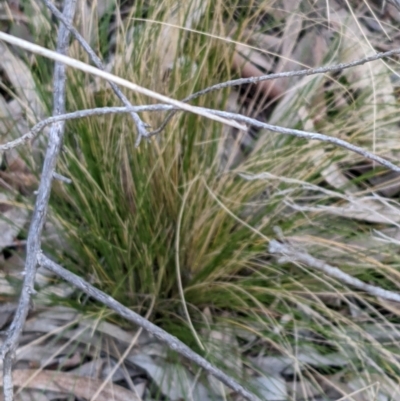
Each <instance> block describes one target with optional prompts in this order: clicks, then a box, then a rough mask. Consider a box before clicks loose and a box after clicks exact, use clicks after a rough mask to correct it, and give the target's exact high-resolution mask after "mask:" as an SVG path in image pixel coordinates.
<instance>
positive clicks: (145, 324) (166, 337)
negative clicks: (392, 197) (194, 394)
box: [38, 253, 258, 401]
mask: <svg viewBox="0 0 400 401" xmlns="http://www.w3.org/2000/svg"><path fill="white" fill-rule="evenodd" d="M38 262H39V265H40V266H42V267H45V268H46V269H48V270H50V271H52V272H53V273H55V274H57V275H58V276H59V277H61V278H63V279H64V280H66V281H68V282H69V283H71V284H72V285H74V286H75V287H77V288H79V289H80V290H82V291H83V292H84V293H85V294H88V295H90V296H91V297H93V298H94V299H96V300H97V301H99V302H101V303H102V304H104V305H106V306H107V307H109V308H110V309H112V310H113V311H115V312H116V313H117V314H118V315H119V316H122V317H123V318H125V319H127V320H129V321H130V322H132V323H134V324H136V325H138V326H139V327H142V328H143V329H145V330H147V331H148V332H149V333H151V334H153V335H154V336H155V337H157V338H158V339H159V340H160V341H163V342H164V343H165V344H167V345H168V346H169V347H170V348H171V349H172V350H173V351H176V352H178V353H179V354H180V355H182V356H184V357H185V358H187V359H189V360H190V361H192V362H194V363H195V364H197V365H198V366H200V367H201V368H203V369H204V370H206V371H207V372H208V373H210V374H212V375H213V376H214V377H216V378H217V379H219V380H220V381H221V382H222V383H224V384H225V385H226V386H228V387H229V388H231V389H232V390H234V391H235V392H236V393H238V394H240V395H241V396H242V397H244V398H245V399H246V400H250V401H258V398H257V397H256V396H255V395H254V394H252V393H250V392H249V391H247V390H246V389H245V388H244V387H243V386H241V385H240V384H239V383H237V382H236V380H234V379H232V378H231V377H229V376H228V375H226V374H225V373H224V372H222V371H221V370H220V369H218V368H216V367H214V366H213V365H211V364H210V363H209V362H207V361H206V360H205V359H204V358H202V357H201V356H200V355H198V354H196V353H195V352H193V351H192V350H191V349H190V348H189V347H188V346H187V345H185V344H184V343H182V342H181V341H179V340H178V339H177V338H176V337H174V336H172V335H171V334H169V333H167V332H166V331H164V330H162V329H160V328H159V327H157V326H156V325H154V324H153V323H151V322H149V321H148V320H146V319H145V318H143V317H142V316H140V315H138V314H137V313H135V312H133V311H132V310H130V309H128V308H126V307H125V306H124V305H122V304H120V303H119V302H117V301H116V300H115V299H114V298H113V297H111V296H109V295H107V294H105V293H104V292H102V291H100V290H98V289H97V288H95V287H93V286H92V285H91V284H89V283H88V282H87V281H85V280H83V279H82V278H81V277H79V276H77V275H75V274H73V273H71V272H70V271H68V270H66V269H64V268H63V267H62V266H60V265H58V264H57V263H55V262H53V261H52V260H50V259H49V258H48V257H46V256H45V255H43V254H42V253H41V254H40V255H39V257H38Z"/></svg>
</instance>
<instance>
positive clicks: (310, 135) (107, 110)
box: [0, 104, 400, 172]
mask: <svg viewBox="0 0 400 401" xmlns="http://www.w3.org/2000/svg"><path fill="white" fill-rule="evenodd" d="M172 109H174V107H173V106H169V105H163V104H154V105H145V106H135V107H131V108H126V107H101V108H97V109H87V110H79V111H75V112H73V113H68V114H64V115H59V116H54V117H50V118H48V119H46V120H43V121H41V122H40V123H38V124H36V125H35V126H34V127H33V128H32V129H31V130H30V131H29V132H27V133H26V134H24V135H23V136H22V137H20V138H17V139H15V140H13V141H10V142H8V143H5V144H3V145H0V151H2V150H8V149H13V148H15V147H17V146H19V145H22V144H24V143H26V142H28V141H29V140H31V139H33V138H34V137H35V136H36V135H38V134H39V132H40V131H41V130H42V129H43V128H44V127H45V126H46V125H49V124H52V123H55V122H58V121H64V120H72V119H76V118H83V117H89V116H94V115H104V114H117V113H128V112H131V111H132V110H134V111H135V112H141V111H166V110H172ZM201 109H202V110H204V111H205V112H207V113H208V114H215V115H219V116H221V117H225V118H229V119H232V120H236V121H240V122H243V123H246V124H248V125H253V126H256V127H259V128H264V129H266V130H269V131H272V132H277V133H279V134H284V135H293V136H297V137H299V138H304V139H310V140H317V141H321V142H328V143H332V144H334V145H336V146H339V147H342V148H344V149H347V150H350V151H352V152H355V153H358V154H359V155H361V156H363V157H365V158H366V159H370V160H373V161H375V162H377V163H379V164H381V165H382V166H385V167H387V168H388V169H389V170H392V171H395V172H400V167H398V166H396V165H395V164H393V163H391V162H390V161H389V160H386V159H384V158H383V157H380V156H378V155H375V154H373V153H371V152H368V151H367V150H365V149H363V148H360V147H359V146H355V145H352V144H351V143H349V142H346V141H344V140H342V139H339V138H335V137H331V136H328V135H324V134H319V133H317V132H307V131H301V130H297V129H292V128H285V127H280V126H277V125H271V124H267V123H263V122H261V121H258V120H256V119H254V118H250V117H246V116H244V115H242V114H236V113H229V112H225V111H219V110H213V109H207V108H201Z"/></svg>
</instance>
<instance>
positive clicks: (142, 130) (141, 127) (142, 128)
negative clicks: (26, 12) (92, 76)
mask: <svg viewBox="0 0 400 401" xmlns="http://www.w3.org/2000/svg"><path fill="white" fill-rule="evenodd" d="M43 2H44V3H45V4H46V6H47V8H48V9H49V10H50V11H51V12H52V13H53V14H54V15H55V16H56V17H57V18H58V19H59V20H60V21H61V22H62V23H63V24H64V25H65V26H66V27H67V29H68V30H69V31H70V32H71V34H72V35H73V36H74V37H75V39H76V40H77V41H78V42H79V43H80V45H81V46H82V47H83V48H84V50H85V51H86V53H87V54H88V55H89V57H90V58H91V60H92V61H93V63H94V65H95V66H96V67H97V68H99V69H100V70H103V71H104V70H105V67H104V64H103V63H102V61H101V60H100V58H99V57H98V56H97V55H96V53H95V52H94V51H93V49H92V48H91V47H90V46H89V44H88V43H87V42H86V40H85V39H84V38H83V36H82V35H81V34H80V33H79V32H78V31H77V30H76V29H75V28H74V27H73V26H72V25H71V24H70V23H69V22H68V20H67V19H66V18H64V16H63V15H62V13H60V11H58V9H57V7H55V6H54V5H53V4H52V3H51V1H50V0H43ZM109 84H110V86H111V88H112V89H113V91H114V93H115V94H116V95H117V96H118V97H119V98H120V100H121V101H122V103H123V104H124V105H125V107H132V104H131V103H130V102H129V100H128V99H127V97H126V96H125V95H124V94H123V93H122V92H121V90H120V89H119V88H118V86H117V85H115V83H114V82H111V81H109ZM130 114H131V116H132V118H133V121H134V122H135V124H136V127H137V130H138V137H137V140H136V146H139V144H140V141H141V139H142V138H143V137H144V138H147V137H148V132H147V127H148V124H146V123H144V122H143V121H142V120H141V118H140V117H139V115H138V114H137V113H135V112H131V113H130Z"/></svg>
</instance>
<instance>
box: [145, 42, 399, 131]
mask: <svg viewBox="0 0 400 401" xmlns="http://www.w3.org/2000/svg"><path fill="white" fill-rule="evenodd" d="M398 54H400V48H399V49H393V50H389V51H387V52H381V53H376V54H374V55H372V56H368V57H365V58H362V59H358V60H354V61H351V62H350V63H340V64H334V65H328V66H325V67H317V68H307V69H304V70H299V71H284V72H279V73H276V74H268V75H262V76H260V77H250V78H239V79H232V80H230V81H226V82H222V83H219V84H216V85H213V86H210V87H208V88H205V89H203V90H201V91H199V92H196V93H193V94H191V95H189V96H188V97H185V99H183V100H182V102H189V101H191V100H193V99H197V98H198V97H200V96H202V95H205V94H207V93H210V92H214V91H217V90H221V89H225V88H233V87H235V86H240V85H248V84H257V83H259V82H264V81H270V80H272V79H281V78H290V77H305V76H308V75H316V74H325V73H327V72H337V71H341V70H346V69H348V68H352V67H356V66H358V65H363V64H366V63H370V62H372V61H376V60H380V59H383V58H386V57H392V56H396V55H398ZM175 113H176V111H173V112H171V113H170V114H169V115H168V116H167V117H166V118H165V120H164V121H163V122H162V124H161V125H160V127H158V128H157V129H156V130H154V131H152V132H150V134H151V135H157V134H158V133H160V132H161V131H162V130H163V129H164V128H165V127H166V125H167V124H168V122H169V121H170V120H171V118H172V117H173V116H174V115H175Z"/></svg>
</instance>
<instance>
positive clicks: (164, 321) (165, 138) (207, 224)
mask: <svg viewBox="0 0 400 401" xmlns="http://www.w3.org/2000/svg"><path fill="white" fill-rule="evenodd" d="M170 3H171V4H170ZM172 3H174V4H175V3H176V2H172V1H167V0H164V1H163V2H146V1H136V2H135V5H134V6H131V7H127V8H126V9H127V10H129V15H128V17H126V16H125V17H124V18H123V19H122V20H120V19H119V17H116V15H119V14H118V13H115V9H114V8H111V9H110V12H109V13H106V14H104V15H103V17H102V18H101V19H100V20H99V19H97V18H96V15H95V13H93V14H91V15H90V17H91V19H90V23H88V24H87V26H88V27H90V29H89V28H88V32H86V36H87V37H88V38H89V39H90V40H91V44H92V46H93V47H94V48H95V49H96V50H97V51H98V52H99V53H100V54H101V55H102V58H103V59H105V60H108V61H109V63H110V64H109V67H110V69H111V71H112V72H113V73H115V74H116V75H119V76H121V77H123V78H125V79H128V80H130V81H132V82H135V83H138V84H140V85H141V86H144V87H147V88H150V89H152V90H155V91H158V92H160V93H163V94H166V95H168V96H171V97H173V98H176V99H183V98H185V97H186V96H188V95H189V94H191V93H194V92H196V91H198V90H201V89H203V88H206V87H208V86H211V85H213V84H216V83H219V82H223V81H226V80H229V79H232V78H234V77H235V75H234V73H233V72H232V70H231V65H232V59H233V57H234V51H235V46H234V45H233V44H232V43H231V42H229V41H226V40H224V39H223V38H226V37H227V36H228V35H231V38H232V39H233V40H235V41H238V42H243V43H247V41H248V36H249V32H250V31H254V30H255V29H256V27H257V26H259V25H260V24H261V22H260V21H263V18H266V15H267V14H268V12H267V9H268V7H275V6H276V7H278V4H277V3H278V2H273V1H272V2H271V1H270V2H250V3H248V2H240V1H236V2H234V1H230V2H222V1H217V2H211V1H209V2H207V1H202V2H194V1H193V2H188V4H187V6H186V7H182V8H181V9H180V11H179V12H178V11H176V10H175V8H174V7H173V6H172ZM275 3H276V4H275ZM304 3H306V2H304ZM304 7H306V6H304ZM307 7H308V6H307ZM307 7H306V8H305V9H302V8H301V7H300V8H296V9H293V10H292V14H293V15H294V16H296V17H301V18H304V19H305V20H306V21H307V22H306V23H305V25H304V29H305V30H307V29H312V25H313V24H315V25H318V24H321V25H322V26H325V25H326V24H328V22H327V21H326V20H321V19H319V17H318V16H316V15H315V14H313V13H311V12H308V10H307ZM199 8H200V9H201V10H200V11H198V13H197V14H196V11H195V10H198V9H199ZM182 10H183V11H182ZM274 15H275V16H276V15H279V14H274ZM86 17H88V16H86ZM287 18H288V16H287V15H285V14H284V13H282V14H281V19H280V20H278V19H276V18H275V19H270V20H268V19H266V20H265V21H264V23H263V24H261V25H262V26H263V29H264V31H260V32H259V33H261V34H263V33H265V32H268V33H270V32H279V31H283V30H284V26H285V23H286V19H287ZM307 18H308V19H307ZM233 26H235V29H233V28H232V27H233ZM310 26H311V27H310ZM332 26H333V30H334V29H335V25H334V24H333V25H332ZM199 32H204V33H206V34H202V33H199ZM349 38H352V40H353V41H354V43H355V44H357V43H358V45H359V46H360V47H361V46H365V45H366V42H365V38H362V37H357V39H354V36H352V34H351V32H350V31H340V30H338V31H334V37H333V39H332V40H331V41H330V42H328V43H329V46H327V48H326V52H325V53H324V54H323V57H322V58H321V59H320V60H319V63H322V64H323V63H328V62H335V61H340V60H339V59H338V57H339V56H338V54H339V53H340V49H342V47H341V44H343V41H346V40H350V39H349ZM361 43H362V44H361ZM367 44H368V43H367ZM71 50H72V53H71V54H72V55H73V56H74V57H77V58H79V59H82V60H85V59H86V56H85V55H84V54H83V52H82V51H81V50H80V49H79V47H78V46H77V45H76V44H75V43H74V44H73V46H72V49H71ZM260 51H261V52H263V49H260ZM287 57H288V58H289V59H290V57H293V58H294V57H295V56H294V53H292V54H289V55H288V56H287ZM41 65H42V64H41V63H40V62H38V64H37V65H36V68H37V71H35V73H36V77H42V73H43V72H41V71H43V70H41ZM43 66H44V67H43V68H48V67H47V64H46V63H43ZM381 76H382V77H383V78H384V79H387V78H388V76H390V71H389V69H388V68H386V67H382V71H381V73H380V74H378V75H371V76H370V77H369V78H370V79H371V80H376V82H375V81H374V82H375V84H377V83H379V82H380V81H379V79H378V78H379V77H381ZM369 78H367V77H361V76H357V75H354V74H353V75H352V76H350V75H348V76H347V77H346V76H335V75H333V76H330V77H329V79H327V78H326V77H320V76H314V77H310V79H307V80H305V81H301V83H295V84H294V85H293V86H292V87H291V88H289V89H288V90H287V91H286V93H285V94H284V96H283V97H282V98H281V99H279V102H278V104H277V105H275V106H276V107H272V106H271V105H270V106H269V109H268V110H267V112H268V113H269V116H268V118H269V120H268V121H271V122H274V123H276V124H280V125H285V126H290V127H292V128H300V129H303V128H304V129H309V130H314V131H316V130H318V131H319V132H325V133H331V134H332V135H336V134H337V135H338V136H340V137H343V138H344V139H347V140H349V141H356V142H357V143H358V144H361V145H363V146H365V147H367V148H370V149H375V150H376V151H377V152H379V153H381V154H384V155H387V154H389V153H390V152H392V153H391V154H392V155H393V154H395V153H396V151H397V149H396V147H389V148H388V143H391V142H390V141H391V140H392V137H391V135H392V134H391V131H390V130H387V127H388V126H389V125H390V124H392V123H393V120H394V115H393V114H394V109H393V105H390V104H389V105H387V104H386V106H388V107H386V108H384V107H383V106H382V104H381V103H379V104H378V105H377V103H374V99H375V101H376V99H379V96H380V93H379V85H375V84H374V82H372V84H371V88H372V92H368V91H365V90H362V88H363V87H364V86H363V83H362V81H363V80H365V79H369ZM351 79H353V80H354V79H359V87H358V89H356V90H353V88H352V87H351V85H350V80H351ZM327 81H328V83H326V82H327ZM324 82H325V83H326V85H325V86H324ZM356 82H358V81H356ZM44 84H45V85H44V87H45V88H46V82H44ZM48 84H50V83H48ZM296 85H297V86H296ZM298 86H300V89H299V87H298ZM42 88H43V85H42ZM374 88H375V89H374ZM376 88H378V89H376ZM357 90H358V92H357ZM371 93H372V95H371ZM126 95H127V96H128V98H129V100H130V101H131V102H132V104H134V105H141V104H148V103H150V102H151V99H148V98H145V97H144V96H141V95H138V94H135V93H132V92H126ZM43 96H44V102H45V103H47V104H48V103H49V99H50V94H49V93H44V94H43ZM229 96H230V91H228V90H224V91H221V92H213V93H210V94H208V95H206V96H202V97H199V98H198V99H196V100H195V101H193V104H194V105H198V106H204V107H209V108H215V109H224V108H226V107H227V102H228V99H229ZM339 98H340V100H341V101H339ZM343 99H345V100H343ZM392 99H393V101H396V100H395V98H392ZM353 100H354V101H353ZM67 102H68V110H70V111H73V110H78V109H85V108H93V107H101V106H106V105H115V104H117V101H116V99H115V97H114V94H113V93H112V91H111V90H110V89H109V88H108V87H107V85H106V84H104V83H102V82H100V81H98V80H96V79H94V78H91V77H88V76H87V75H85V74H83V73H80V72H77V71H71V70H70V71H69V75H68V93H67ZM242 106H243V105H242ZM306 106H307V107H306ZM238 107H239V108H240V105H239V106H238ZM371 107H372V108H373V110H374V113H371ZM242 110H243V109H242ZM141 116H142V117H143V119H144V121H146V122H148V123H149V124H150V125H151V126H152V128H157V127H158V126H159V125H160V124H161V123H162V121H163V120H164V118H165V117H166V113H159V112H157V113H143V114H141ZM371 116H375V117H374V120H373V125H371V124H370V120H369V119H368V118H369V117H371ZM310 124H311V125H310ZM377 133H381V137H379V136H377ZM135 134H136V131H135V127H134V124H133V122H132V120H131V119H130V117H129V116H128V115H109V116H105V117H93V118H92V117H91V118H85V119H81V120H76V121H71V122H68V123H67V132H66V136H65V146H64V149H63V154H62V157H61V159H60V162H59V164H58V172H59V173H61V174H63V175H65V176H68V177H69V178H71V179H72V184H71V185H64V184H61V185H57V186H56V188H55V191H54V194H53V196H52V199H51V207H52V213H53V214H54V215H55V216H56V217H57V219H58V220H59V221H60V223H61V225H62V227H63V230H64V232H65V233H66V236H67V238H68V248H67V249H60V250H57V249H52V251H53V253H54V256H55V257H56V258H57V260H59V261H60V262H62V263H63V264H64V265H65V266H67V267H68V268H70V269H71V270H73V271H75V272H77V273H78V274H80V275H82V276H84V277H86V278H88V279H90V280H91V281H92V282H93V283H95V284H96V286H98V287H99V288H101V289H102V290H104V291H105V292H107V293H109V294H110V295H112V296H113V297H115V298H116V299H117V300H118V301H120V302H122V303H123V304H124V305H126V306H128V307H130V308H132V309H134V310H135V311H137V312H138V313H140V314H142V315H145V314H146V313H149V314H150V319H151V320H152V321H154V322H155V323H157V324H160V325H161V326H162V327H163V328H165V329H166V330H168V331H169V332H171V333H172V334H174V335H176V336H178V337H179V338H181V339H183V340H184V341H185V342H187V343H188V344H189V345H191V346H193V347H195V348H196V349H199V350H201V349H202V347H204V349H205V350H207V346H208V347H209V349H212V345H207V342H209V341H210V336H209V333H210V330H211V329H214V330H217V331H218V330H219V331H223V330H226V329H228V330H230V331H233V332H234V333H236V335H237V336H238V337H239V338H240V339H241V344H243V350H244V352H243V355H244V356H243V358H246V357H253V356H256V355H280V356H288V357H290V358H295V359H296V358H297V357H298V356H299V354H300V353H301V352H303V351H304V350H309V352H310V354H313V353H318V354H322V355H324V354H331V353H332V352H335V353H336V352H337V353H339V354H340V355H341V358H342V359H343V360H344V361H345V368H341V369H342V370H341V372H342V374H347V375H350V376H351V375H352V376H354V375H357V376H358V377H361V379H362V380H365V385H367V384H369V383H371V380H372V379H371V377H372V376H370V375H372V374H379V375H383V376H385V377H391V378H392V379H393V380H395V379H394V378H395V377H398V372H399V369H400V365H399V362H398V357H397V352H396V350H395V347H394V344H395V341H397V340H396V339H397V338H398V334H399V332H398V324H399V317H398V310H397V308H392V309H390V312H389V311H388V309H387V308H386V307H385V305H384V304H382V302H381V301H380V300H377V299H374V298H372V297H371V296H368V295H366V294H364V293H360V292H357V291H355V290H354V289H352V288H349V287H347V286H345V285H343V284H341V283H340V282H338V281H337V280H335V279H332V278H329V277H327V276H324V275H322V274H321V273H318V272H315V271H313V270H312V269H311V268H310V267H308V266H304V265H300V264H296V263H291V262H288V261H283V262H282V261H279V260H278V259H277V258H276V257H273V256H271V255H269V254H268V252H267V248H268V242H269V240H270V239H272V238H290V240H291V241H292V242H293V243H295V244H296V246H299V247H300V248H301V249H303V250H305V251H307V252H310V253H311V254H312V255H313V256H315V257H318V258H320V259H322V260H325V261H327V262H328V263H331V264H333V265H335V266H338V267H340V268H341V269H343V270H344V271H346V272H347V273H349V274H351V275H353V276H354V277H357V278H359V279H361V280H363V281H365V282H368V283H373V284H375V285H378V286H381V287H383V288H386V289H390V290H394V291H398V290H399V288H398V287H399V285H398V277H399V273H398V266H399V263H400V260H399V256H398V254H397V252H396V246H395V244H394V243H393V242H392V241H391V237H390V236H389V237H386V240H385V241H383V240H382V241H378V240H376V237H374V236H372V235H371V232H375V233H380V234H382V235H384V233H386V232H387V231H385V230H387V229H388V228H390V227H391V228H393V227H396V226H397V221H398V220H397V217H396V216H395V213H397V212H396V211H397V210H398V209H397V205H398V203H397V199H396V198H395V199H391V200H387V202H388V203H390V205H393V208H394V209H393V210H394V211H393V219H391V217H390V216H389V217H387V220H388V221H387V224H386V225H385V224H381V223H373V222H371V221H368V218H367V217H368V216H367V217H366V218H365V220H366V221H364V220H363V219H362V218H360V219H351V218H348V217H349V216H348V215H346V214H345V213H344V214H343V213H340V210H344V209H345V205H348V204H353V205H354V204H355V207H356V208H357V205H358V204H357V202H361V203H359V205H360V206H359V209H361V210H362V212H360V213H364V214H365V215H368V207H370V208H372V206H370V204H366V203H362V202H364V201H365V198H364V197H363V196H364V195H367V196H368V195H371V194H372V193H373V192H372V190H369V189H368V188H367V187H365V186H364V187H363V186H362V185H364V183H365V182H366V180H367V179H369V178H371V176H372V175H374V174H373V173H371V172H370V171H369V172H367V173H365V175H363V174H361V175H360V174H357V176H356V177H355V179H354V180H351V179H350V178H354V177H350V178H349V176H347V178H348V179H347V181H341V185H339V184H337V180H336V181H335V177H336V178H337V176H338V174H337V168H338V167H337V166H347V165H348V164H349V163H350V162H351V161H352V158H353V155H349V154H348V152H347V151H344V150H343V149H334V148H332V147H331V146H324V145H323V144H320V143H316V142H307V141H304V140H298V139H293V138H289V137H282V136H279V135H278V134H273V133H270V132H260V133H259V137H260V139H259V141H258V142H257V144H256V146H255V147H254V149H250V150H249V151H248V152H247V154H246V157H242V159H241V161H239V159H238V154H240V152H241V150H240V146H239V145H240V144H239V141H236V142H233V144H232V141H230V142H229V141H228V139H229V138H231V137H232V135H231V133H230V132H229V129H228V128H224V127H222V126H221V125H220V124H218V123H215V122H212V121H209V120H207V119H204V118H201V117H199V116H195V115H191V114H187V113H178V114H177V115H176V116H174V117H173V119H172V120H171V122H170V123H169V124H168V125H167V126H166V128H165V129H164V130H163V131H162V132H161V133H160V134H159V135H157V136H155V137H153V138H152V139H150V140H149V141H148V142H146V141H143V142H142V144H141V145H140V146H139V147H138V148H136V147H135V141H136V137H135ZM386 134H387V135H386ZM371 138H372V139H371ZM379 138H380V140H378V139H379ZM382 138H383V140H382ZM229 143H230V145H229V146H230V147H229V146H228V144H229ZM397 146H398V145H397ZM389 151H390V152H389ZM357 160H358V159H357ZM353 161H354V159H353ZM261 174H264V175H261ZM335 174H336V175H335ZM357 185H361V186H357ZM349 188H350V190H349ZM354 188H355V189H354ZM385 202H386V201H385ZM390 205H389V206H388V208H389V209H390ZM390 210H391V209H390ZM374 213H375V211H374ZM385 216H387V215H385ZM374 230H375V231H374ZM78 299H79V298H76V299H73V300H71V301H69V302H71V303H72V304H73V305H74V306H76V305H77V300H78ZM85 308H91V309H92V310H94V311H98V312H99V313H100V314H101V313H102V310H101V306H99V305H85ZM372 328H373V329H374V331H375V332H376V331H379V332H380V333H381V334H380V335H378V334H377V335H373V334H371V330H372ZM389 329H390V330H389ZM386 330H389V331H387V333H389V332H390V333H391V334H390V335H389V334H388V335H387V337H385V340H384V341H383V340H382V336H385V334H384V333H385V331H386ZM244 333H247V334H244ZM249 337H250V338H251V340H248V338H249ZM220 346H225V347H226V348H227V352H229V344H220ZM222 348H223V347H222ZM302 350H303V351H302ZM310 350H312V352H311V351H310ZM209 357H210V358H211V359H213V356H212V355H209ZM215 359H217V363H219V364H221V363H222V362H221V360H220V358H218V357H217V355H216V356H215ZM317 365H318V364H317ZM321 369H322V368H320V365H318V367H315V366H313V364H312V362H310V363H309V364H308V368H307V369H306V370H304V369H303V366H302V365H301V364H300V365H299V366H298V367H297V370H296V371H295V373H294V374H295V375H299V377H300V378H303V379H304V380H308V381H311V382H312V383H314V385H316V386H319V387H321V386H323V385H322V379H321V376H322V375H324V374H327V372H326V371H323V369H322V370H321ZM326 369H327V370H329V369H333V370H334V368H332V367H331V366H328V367H326ZM328 373H330V374H332V372H330V371H329V372H328Z"/></svg>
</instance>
